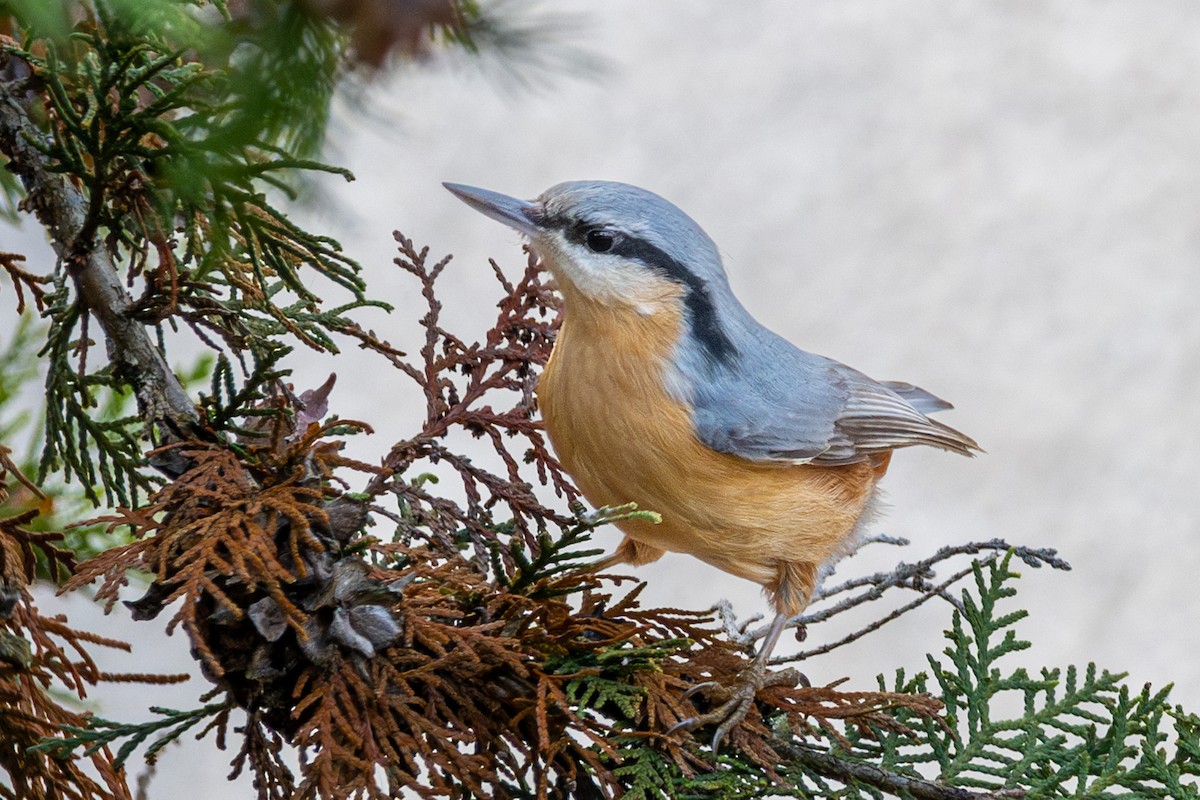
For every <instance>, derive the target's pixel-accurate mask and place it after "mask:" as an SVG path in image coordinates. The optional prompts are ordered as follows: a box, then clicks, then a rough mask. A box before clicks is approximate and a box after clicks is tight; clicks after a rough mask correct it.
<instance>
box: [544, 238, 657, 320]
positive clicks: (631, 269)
mask: <svg viewBox="0 0 1200 800" xmlns="http://www.w3.org/2000/svg"><path fill="white" fill-rule="evenodd" d="M533 250H534V252H535V253H536V254H537V255H538V257H539V258H540V259H541V260H542V263H544V264H545V265H546V267H547V268H548V269H549V270H550V271H551V272H553V273H554V276H555V278H557V279H558V280H559V281H560V282H562V281H568V282H570V283H571V284H572V285H573V286H574V287H575V288H576V289H578V290H579V292H580V293H581V294H584V295H586V296H587V297H588V298H590V299H592V300H594V301H596V302H598V303H604V304H605V305H614V304H620V305H632V306H633V307H634V308H635V310H636V311H637V313H639V314H641V315H643V316H650V315H652V314H654V313H655V312H656V311H659V310H661V309H662V306H663V304H664V303H666V302H668V301H673V300H675V299H676V298H677V297H678V296H679V294H680V289H679V287H678V286H677V285H676V284H675V283H673V282H672V281H670V280H667V279H666V278H663V277H660V276H658V275H655V274H654V273H653V272H651V271H650V270H649V269H647V268H646V267H645V266H643V265H641V264H637V263H634V262H630V261H626V260H625V259H623V258H621V257H619V256H613V255H607V254H604V253H593V252H591V251H590V250H587V249H586V248H582V247H575V246H572V245H571V244H569V243H567V242H564V241H562V239H561V237H559V236H557V235H555V236H553V237H550V236H547V237H546V238H545V239H542V240H539V241H536V242H534V244H533Z"/></svg>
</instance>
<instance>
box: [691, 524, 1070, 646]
mask: <svg viewBox="0 0 1200 800" xmlns="http://www.w3.org/2000/svg"><path fill="white" fill-rule="evenodd" d="M876 541H878V542H884V543H887V544H907V540H904V539H897V538H893V537H883V536H877V537H873V538H871V539H869V540H865V542H866V543H870V542H876ZM1010 550H1011V551H1012V552H1013V554H1014V555H1015V556H1016V557H1017V558H1019V559H1021V560H1022V561H1024V562H1025V563H1026V564H1028V565H1030V566H1032V567H1040V566H1042V565H1043V564H1047V565H1049V566H1051V567H1053V568H1055V569H1061V570H1069V569H1070V568H1071V565H1070V564H1068V563H1067V562H1066V561H1064V560H1063V559H1061V558H1059V557H1058V553H1057V551H1056V550H1054V549H1053V548H1031V547H1023V546H1022V547H1018V546H1014V545H1011V544H1009V543H1008V542H1006V541H1004V540H1003V539H990V540H988V541H985V542H968V543H966V544H961V545H951V546H947V547H943V548H941V549H940V550H938V551H937V552H936V553H934V554H933V555H932V556H929V557H928V558H925V559H922V560H920V561H917V562H914V563H911V564H909V563H905V562H901V563H899V564H897V565H896V566H895V567H894V568H893V569H891V570H890V571H888V572H876V573H875V574H873V575H864V576H860V577H857V578H850V579H848V580H846V581H843V582H842V583H840V584H838V585H836V586H833V587H831V588H828V589H826V588H824V587H822V588H820V589H818V591H817V595H816V598H815V599H814V602H813V606H810V610H809V611H808V612H806V613H803V614H800V615H798V616H796V617H795V618H793V619H791V620H789V621H788V625H787V627H788V628H799V627H802V626H805V625H810V624H813V623H816V622H824V621H825V620H828V619H830V618H832V617H835V616H837V615H839V614H842V613H844V612H846V611H850V610H851V609H854V608H857V607H859V606H862V605H865V604H867V603H870V602H872V601H874V600H878V599H880V598H881V597H883V596H884V594H886V593H887V592H888V590H889V589H896V588H900V589H910V590H912V591H916V592H919V593H920V596H918V597H917V598H915V599H914V600H912V601H910V602H908V603H905V604H904V605H902V606H900V607H898V608H896V609H893V610H892V611H890V612H888V613H886V614H884V615H882V616H881V617H878V618H877V619H875V620H873V621H872V622H870V623H867V624H866V625H864V626H863V627H861V628H859V629H858V630H856V631H854V632H853V633H850V634H848V635H846V636H845V637H843V638H842V639H839V640H838V641H836V642H832V643H830V644H826V645H822V646H820V647H817V648H813V649H811V650H805V651H802V652H800V653H797V654H795V655H790V656H782V657H780V658H776V659H773V660H772V662H771V663H773V664H783V663H788V662H793V661H800V660H803V659H805V658H809V657H811V656H814V655H818V654H821V653H827V652H829V651H830V650H835V649H837V648H838V647H841V646H843V645H846V644H849V643H850V642H853V641H856V640H858V639H860V638H862V637H863V636H865V635H866V634H868V633H870V632H871V631H874V630H877V629H879V628H881V627H882V626H883V625H885V624H887V623H888V622H891V621H892V620H894V619H896V618H898V617H900V616H902V615H904V614H906V613H908V612H909V611H911V610H913V609H914V608H916V607H917V606H920V605H922V604H924V603H925V602H926V601H928V600H930V599H931V598H934V597H939V598H941V599H942V600H945V601H946V602H948V603H950V604H951V605H952V606H954V607H955V608H959V609H960V610H961V607H960V604H959V601H958V599H957V598H955V597H954V596H953V595H951V594H950V593H949V592H948V591H947V589H949V588H950V587H951V586H953V585H954V584H955V583H957V582H958V581H960V580H962V579H963V578H964V577H966V576H967V575H970V574H971V568H970V567H967V568H964V569H961V570H958V571H957V572H955V573H954V574H953V575H952V576H951V577H949V578H947V579H946V580H943V581H941V582H938V583H935V582H934V578H935V573H934V569H933V568H934V566H935V565H937V564H939V563H941V562H943V561H947V560H949V559H952V558H955V557H957V556H964V555H979V554H980V553H990V556H989V557H988V559H987V560H992V559H995V558H999V557H1000V556H1001V555H1002V554H1004V553H1007V552H1009V551H1010ZM855 589H863V591H859V592H857V593H855V594H852V595H850V596H849V597H846V598H844V599H842V600H840V601H838V602H836V603H834V604H833V605H826V606H824V607H820V604H821V603H822V602H823V601H827V600H829V599H830V598H831V597H834V596H836V595H840V594H843V593H846V592H851V591H853V590H855ZM713 610H714V611H715V612H717V614H718V615H719V616H720V618H721V621H722V624H723V626H724V628H725V633H726V635H728V636H729V638H730V639H732V640H733V641H735V642H737V643H738V644H741V645H743V646H749V645H751V644H753V643H754V642H756V641H758V640H759V639H762V638H763V637H764V636H766V634H767V630H768V627H769V626H766V625H763V626H759V627H758V628H755V629H754V630H747V629H748V628H749V626H750V624H751V623H753V622H756V621H757V620H758V619H761V617H752V618H749V619H747V620H743V621H741V622H739V621H738V620H737V618H736V617H735V616H734V614H733V611H732V608H731V607H730V606H729V605H728V604H718V605H716V606H714V607H713Z"/></svg>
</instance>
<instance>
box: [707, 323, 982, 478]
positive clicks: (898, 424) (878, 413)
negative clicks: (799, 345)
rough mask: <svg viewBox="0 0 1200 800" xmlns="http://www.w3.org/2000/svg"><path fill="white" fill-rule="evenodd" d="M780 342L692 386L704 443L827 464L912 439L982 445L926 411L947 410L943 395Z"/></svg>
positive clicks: (952, 447)
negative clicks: (762, 357)
mask: <svg viewBox="0 0 1200 800" xmlns="http://www.w3.org/2000/svg"><path fill="white" fill-rule="evenodd" d="M781 341H782V340H772V341H769V342H767V343H766V344H767V345H768V346H767V347H764V349H763V353H764V354H765V356H766V357H769V358H770V361H769V362H760V363H750V364H746V363H742V364H736V363H735V364H732V365H730V366H729V368H728V370H727V371H725V372H724V374H721V375H714V376H711V380H710V381H709V382H708V383H705V384H704V385H703V386H701V387H695V388H697V389H698V391H694V392H692V393H691V396H692V400H693V408H694V412H693V413H694V417H693V421H694V424H695V427H696V433H697V435H698V436H699V437H700V439H701V441H703V442H704V443H705V444H707V445H708V446H709V447H712V448H713V449H714V450H717V451H720V452H723V453H730V454H732V455H737V456H741V457H743V458H747V459H750V460H753V461H771V462H784V463H798V464H799V463H811V464H821V465H825V466H836V465H840V464H852V463H855V462H858V461H863V460H866V459H868V458H871V457H873V456H876V455H878V454H881V453H884V452H888V451H891V450H895V449H897V448H900V447H911V446H914V445H928V446H931V447H937V448H941V449H943V450H949V451H951V452H955V453H961V454H963V455H967V456H970V455H973V454H974V453H975V452H978V451H979V449H980V448H979V445H978V444H976V443H975V440H974V439H972V438H971V437H969V436H967V435H966V434H964V433H962V432H961V431H957V430H955V429H954V428H951V427H950V426H949V425H945V424H943V423H941V422H937V421H936V420H932V419H930V418H929V417H928V416H926V414H927V413H933V412H935V411H942V410H945V409H948V408H952V406H951V405H950V404H949V403H947V402H946V401H945V400H942V399H941V398H939V397H937V396H935V395H933V394H930V393H929V392H927V391H925V390H924V389H921V388H919V387H917V386H913V385H912V384H908V383H901V382H888V383H880V382H878V381H875V380H872V379H871V378H868V377H867V376H866V375H864V374H862V373H861V372H858V371H857V370H854V369H851V368H850V367H848V366H846V365H845V364H842V363H840V362H837V361H833V360H832V359H828V358H824V357H823V356H817V355H813V354H811V353H806V352H804V351H802V350H797V349H796V348H794V347H792V346H791V345H790V344H786V343H785V344H786V347H785V346H784V345H783V344H780V342H781ZM763 376H767V379H765V380H764V379H763ZM752 377H757V378H758V380H754V379H752Z"/></svg>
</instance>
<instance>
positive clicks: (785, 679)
mask: <svg viewBox="0 0 1200 800" xmlns="http://www.w3.org/2000/svg"><path fill="white" fill-rule="evenodd" d="M798 684H803V685H805V686H807V685H809V683H808V678H807V677H805V676H804V675H802V674H801V673H799V672H797V671H796V670H794V669H785V670H780V671H779V672H767V671H766V670H765V669H753V668H752V669H751V670H750V671H748V672H747V673H745V674H744V675H743V677H742V678H741V679H740V680H739V681H738V685H737V686H736V688H734V689H733V690H732V693H731V695H730V697H729V699H728V700H726V701H725V702H723V703H722V704H721V705H719V706H717V707H716V708H714V709H713V710H712V711H709V712H708V713H705V714H699V715H697V716H695V717H688V718H687V719H685V720H682V721H681V722H677V723H676V724H675V725H673V726H671V728H670V730H668V731H667V735H670V734H672V733H675V732H677V731H694V730H696V729H697V728H702V727H704V726H705V725H716V726H717V729H716V731H714V732H713V737H712V743H711V747H712V753H713V758H716V757H717V754H718V752H719V751H720V748H721V741H722V740H724V738H725V737H726V736H727V735H729V732H730V731H731V730H733V729H734V727H735V726H736V725H738V723H740V722H741V721H742V720H744V719H745V718H746V715H747V714H749V713H750V709H751V708H752V707H753V705H754V700H755V698H756V697H757V696H758V693H759V691H760V690H762V689H766V688H768V687H770V686H796V685H798ZM719 688H723V687H721V684H719V683H718V682H716V681H705V682H704V683H698V684H696V685H695V686H693V687H691V688H690V689H688V690H687V691H686V692H685V693H684V695H683V696H684V697H685V698H687V697H691V696H692V695H694V694H696V693H697V692H700V691H704V690H707V689H719Z"/></svg>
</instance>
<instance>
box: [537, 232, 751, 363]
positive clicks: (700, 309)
mask: <svg viewBox="0 0 1200 800" xmlns="http://www.w3.org/2000/svg"><path fill="white" fill-rule="evenodd" d="M539 223H540V224H541V225H543V226H544V227H547V228H554V229H557V230H560V231H562V233H563V236H564V237H566V239H567V241H569V242H573V243H574V244H577V245H580V246H583V247H588V243H587V239H588V234H589V233H594V232H598V231H605V232H608V233H610V234H612V236H613V243H612V246H611V247H609V249H608V250H607V251H605V252H607V253H609V254H611V255H617V256H621V257H622V258H628V259H630V260H632V261H637V262H639V263H641V264H644V265H645V266H646V267H647V268H648V269H650V270H653V271H654V272H657V273H658V274H659V275H662V276H663V277H664V278H666V279H668V280H671V281H674V282H676V283H678V284H681V285H682V286H683V287H684V290H685V292H686V294H685V295H684V304H685V305H686V306H687V310H688V316H689V317H691V325H692V331H693V333H694V335H695V337H696V339H697V340H698V341H699V342H700V345H701V346H702V347H703V348H704V350H705V352H707V353H708V355H709V357H710V358H712V359H713V360H714V361H717V362H725V363H728V362H729V361H731V360H732V359H733V357H734V356H735V355H737V347H735V346H734V344H733V342H732V341H731V340H730V339H729V336H728V335H727V334H726V333H725V331H724V329H723V328H722V327H721V321H720V319H719V318H718V316H717V309H716V306H715V304H714V303H713V299H712V295H711V294H710V293H709V291H708V287H707V286H705V285H704V281H702V280H701V279H700V278H699V277H698V276H697V275H696V274H695V273H694V272H692V271H691V270H689V269H688V268H687V267H685V266H683V264H681V263H679V262H678V261H677V260H675V259H674V258H672V257H671V256H670V255H668V254H667V253H666V252H664V251H663V250H662V249H661V248H659V247H656V246H655V245H653V244H651V243H650V242H648V241H646V240H645V239H641V238H638V237H636V236H632V235H630V234H627V233H619V232H617V231H613V230H611V229H609V228H605V227H604V226H602V225H595V224H589V223H587V222H583V221H581V220H569V219H566V218H564V217H559V216H555V217H549V216H547V217H543V218H542V219H540V220H539Z"/></svg>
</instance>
